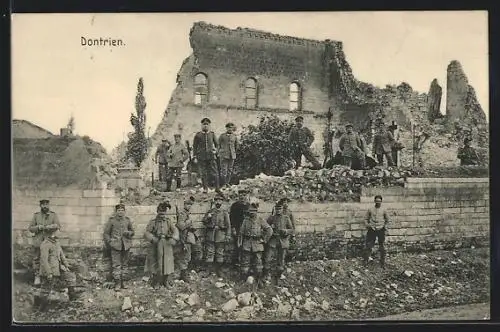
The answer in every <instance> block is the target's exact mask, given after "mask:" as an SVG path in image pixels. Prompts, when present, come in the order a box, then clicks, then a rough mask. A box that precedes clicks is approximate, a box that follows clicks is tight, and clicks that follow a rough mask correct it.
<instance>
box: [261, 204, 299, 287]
mask: <svg viewBox="0 0 500 332" xmlns="http://www.w3.org/2000/svg"><path fill="white" fill-rule="evenodd" d="M267 223H268V224H269V225H271V228H272V229H273V233H272V236H271V239H270V240H269V242H268V243H267V246H266V252H265V259H264V264H265V265H264V266H265V267H264V274H265V275H266V277H267V275H268V274H269V273H271V274H272V275H273V280H274V283H275V284H278V280H279V276H280V275H281V274H282V273H283V271H284V269H285V258H286V255H287V251H288V248H289V247H290V241H289V238H290V236H291V235H292V234H293V233H294V226H293V224H292V221H291V220H290V218H289V217H288V216H287V215H286V214H283V206H282V205H281V204H280V203H278V204H277V205H276V206H275V207H274V214H272V215H271V216H269V218H268V219H267Z"/></svg>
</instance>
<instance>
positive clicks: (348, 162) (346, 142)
mask: <svg viewBox="0 0 500 332" xmlns="http://www.w3.org/2000/svg"><path fill="white" fill-rule="evenodd" d="M345 129H346V132H345V133H344V134H343V135H342V136H341V137H340V141H339V149H340V151H341V152H342V160H343V164H344V165H345V166H348V167H349V168H352V165H353V161H354V160H355V159H358V160H359V161H360V164H361V165H360V167H361V168H364V160H365V146H364V144H363V140H362V139H361V137H360V136H359V135H358V134H357V133H355V132H354V131H353V126H352V124H351V123H348V124H346V126H345Z"/></svg>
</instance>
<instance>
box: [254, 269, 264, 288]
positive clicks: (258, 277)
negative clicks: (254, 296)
mask: <svg viewBox="0 0 500 332" xmlns="http://www.w3.org/2000/svg"><path fill="white" fill-rule="evenodd" d="M255 279H256V280H255V281H256V284H257V288H259V289H260V288H263V287H264V286H265V285H266V283H265V281H264V274H263V273H262V271H259V272H257V273H256V274H255Z"/></svg>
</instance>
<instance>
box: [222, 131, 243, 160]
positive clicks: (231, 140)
mask: <svg viewBox="0 0 500 332" xmlns="http://www.w3.org/2000/svg"><path fill="white" fill-rule="evenodd" d="M237 149H238V137H237V136H236V134H234V133H232V134H228V133H223V134H221V135H220V136H219V158H221V159H232V160H235V159H236V150H237Z"/></svg>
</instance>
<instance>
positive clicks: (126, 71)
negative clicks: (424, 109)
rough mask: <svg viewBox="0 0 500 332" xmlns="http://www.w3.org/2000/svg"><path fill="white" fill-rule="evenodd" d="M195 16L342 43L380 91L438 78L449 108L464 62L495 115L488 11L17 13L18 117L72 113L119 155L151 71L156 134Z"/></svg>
mask: <svg viewBox="0 0 500 332" xmlns="http://www.w3.org/2000/svg"><path fill="white" fill-rule="evenodd" d="M196 21H206V22H208V23H212V24H216V25H224V26H226V27H228V28H236V27H238V26H241V27H248V28H254V29H259V30H265V31H269V32H273V33H278V34H284V35H290V36H296V37H302V38H311V39H319V40H324V39H332V40H339V41H342V42H343V43H344V52H345V54H346V57H347V60H348V62H349V63H350V65H351V67H352V69H353V73H354V75H355V77H356V78H358V79H359V80H362V81H365V82H368V83H372V84H374V85H377V86H380V87H384V86H385V85H386V84H399V83H400V82H402V81H406V82H408V83H409V84H410V85H411V86H412V87H413V89H414V90H417V91H419V92H428V90H429V85H430V82H431V81H432V79H434V78H437V79H438V82H439V84H440V85H441V86H442V87H443V93H444V94H443V99H442V106H441V108H442V110H443V111H444V109H445V100H446V95H445V92H446V67H447V66H448V64H449V62H450V61H451V60H458V61H460V63H461V64H462V66H463V69H464V71H465V73H466V75H467V77H468V79H469V83H470V84H471V85H472V86H473V87H474V88H475V89H476V93H477V96H478V99H479V102H480V103H481V106H482V107H483V109H484V110H485V112H486V113H487V116H488V98H489V96H488V92H489V91H488V89H489V88H488V17H487V12H486V11H467V12H466V11H463V12H307V13H297V12H295V13H194V14H191V13H158V14H145V13H141V14H14V15H13V16H12V52H13V54H12V89H13V95H12V102H13V110H12V116H13V118H15V119H24V120H28V121H31V122H33V123H35V124H37V125H39V126H41V127H44V128H46V129H48V130H50V131H52V132H53V133H56V134H57V133H59V128H61V127H64V126H65V125H66V123H67V121H68V119H69V117H70V116H71V114H73V115H74V117H75V122H76V133H77V134H80V135H89V136H90V137H92V138H93V139H95V140H97V141H99V142H101V143H102V144H103V145H104V146H105V148H106V149H107V150H108V152H110V151H111V149H112V148H113V147H114V146H116V145H117V144H118V143H120V141H121V140H122V139H123V138H124V134H125V133H126V132H129V131H131V130H132V127H131V125H130V122H129V117H130V113H131V112H133V111H134V99H135V93H136V85H137V80H138V78H139V77H141V76H142V77H143V78H144V85H145V90H144V95H145V97H146V101H147V104H148V105H147V108H146V114H147V121H148V126H150V127H151V134H153V132H154V130H155V129H156V126H157V125H158V123H159V122H160V120H161V117H162V114H163V112H164V110H165V108H166V107H167V104H168V101H169V99H170V95H171V92H172V91H173V89H174V88H175V79H176V75H177V72H178V70H179V68H180V65H181V63H182V61H183V60H184V59H185V58H186V57H187V56H189V54H190V53H191V48H190V45H189V30H190V28H191V27H192V25H193V23H194V22H196ZM81 36H84V37H90V38H99V37H104V38H107V37H112V38H121V39H123V41H124V42H125V44H126V45H125V46H124V47H121V48H116V47H115V48H111V47H83V46H81V44H80V40H81V38H80V37H81Z"/></svg>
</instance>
